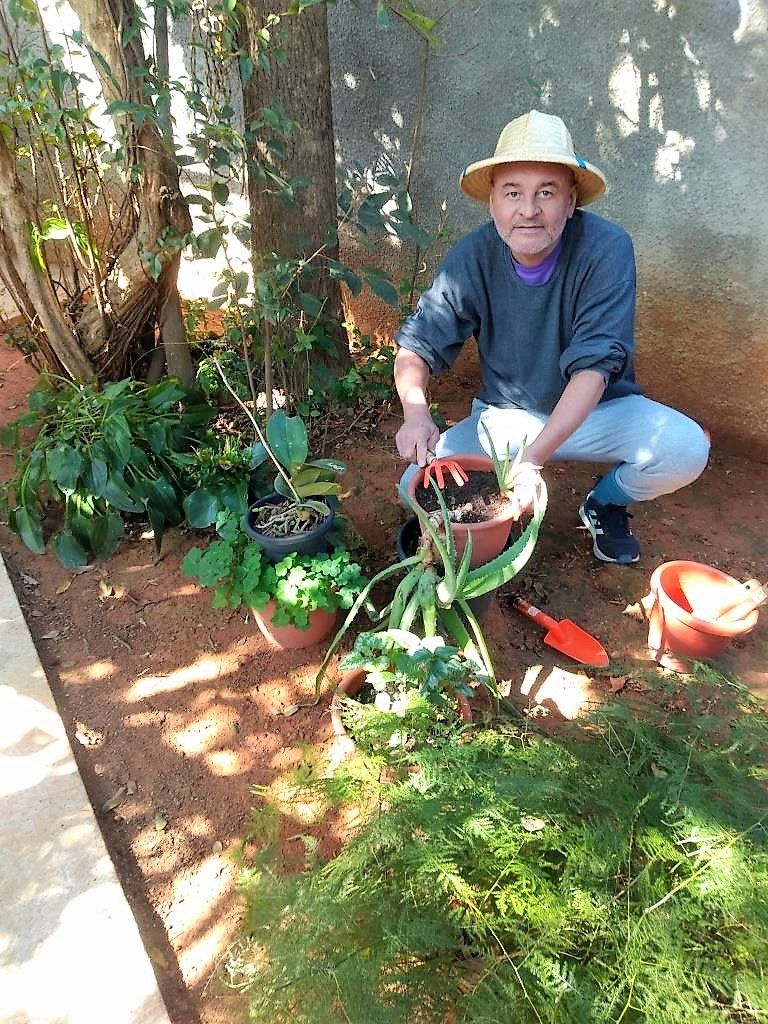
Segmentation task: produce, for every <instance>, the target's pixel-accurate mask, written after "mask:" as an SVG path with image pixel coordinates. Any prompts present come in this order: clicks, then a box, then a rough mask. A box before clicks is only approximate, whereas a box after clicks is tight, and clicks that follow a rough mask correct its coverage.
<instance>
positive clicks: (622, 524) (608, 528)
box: [579, 491, 640, 565]
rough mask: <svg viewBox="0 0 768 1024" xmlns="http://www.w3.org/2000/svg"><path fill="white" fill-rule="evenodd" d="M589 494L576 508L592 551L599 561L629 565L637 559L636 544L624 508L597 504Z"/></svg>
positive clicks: (628, 514) (637, 545)
mask: <svg viewBox="0 0 768 1024" xmlns="http://www.w3.org/2000/svg"><path fill="white" fill-rule="evenodd" d="M592 494H593V492H592V491H590V492H589V494H588V495H587V496H586V498H585V499H584V504H583V505H582V506H581V508H580V509H579V516H580V517H581V521H582V523H584V525H585V526H586V528H587V529H588V530H589V532H590V533H591V534H592V540H593V541H594V543H593V545H592V550H593V552H594V553H595V557H596V558H599V559H600V560H601V561H602V562H618V563H619V564H621V565H631V563H632V562H637V561H638V559H639V558H640V545H639V544H638V543H637V541H636V540H635V538H634V537H633V536H632V531H631V530H630V528H629V520H630V519H631V518H632V516H631V515H630V513H629V512H627V507H626V505H601V504H599V502H597V501H595V499H594V498H593V496H592Z"/></svg>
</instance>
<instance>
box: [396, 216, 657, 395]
mask: <svg viewBox="0 0 768 1024" xmlns="http://www.w3.org/2000/svg"><path fill="white" fill-rule="evenodd" d="M634 320H635V257H634V251H633V248H632V241H631V239H630V237H629V235H628V234H627V233H626V231H624V230H623V229H622V228H620V227H619V226H618V225H616V224H613V223H611V221H608V220H605V219H604V218H603V217H598V216H597V215H596V214H594V213H589V212H585V211H583V210H577V211H576V212H575V214H574V215H573V217H572V218H571V219H570V220H569V221H568V223H567V224H566V226H565V231H564V232H563V248H562V251H561V253H560V256H559V258H558V261H557V266H556V267H555V270H554V273H553V274H552V277H551V278H550V279H549V281H547V282H546V283H545V284H538V285H528V284H525V283H524V282H523V281H521V279H520V278H519V277H518V276H517V274H516V273H515V269H514V266H513V264H512V259H511V254H510V251H509V247H508V246H507V245H506V244H505V243H504V242H503V241H502V240H501V238H499V235H498V233H497V232H496V228H495V226H494V225H493V222H492V221H489V222H488V223H487V224H484V225H483V226H482V227H480V228H477V229H476V230H475V231H472V232H471V233H470V234H468V235H466V236H465V237H464V238H462V240H461V241H460V242H458V243H457V245H455V246H454V247H453V248H452V249H451V250H450V252H449V253H448V254H447V255H446V257H445V259H444V260H443V263H442V264H441V266H440V267H439V269H438V271H437V274H436V276H435V280H434V282H433V283H432V285H431V286H430V287H429V288H428V289H427V291H425V292H424V293H423V294H422V296H421V298H420V299H419V303H418V306H417V308H416V312H415V313H413V314H412V315H411V316H410V317H408V319H407V320H406V321H405V323H404V324H403V326H402V327H401V328H400V330H399V331H398V333H397V335H396V341H397V343H398V345H399V346H401V347H402V348H405V349H408V350H409V351H411V352H415V353H416V355H418V356H421V358H422V359H423V360H424V361H425V362H426V363H427V365H428V366H429V368H430V371H431V372H432V373H439V372H441V371H442V370H447V369H448V368H449V367H450V366H452V365H453V363H454V361H455V359H456V357H457V356H458V354H459V351H460V350H461V347H462V345H463V344H464V342H465V341H466V340H467V339H468V338H470V337H472V336H473V335H474V337H475V339H476V341H477V346H478V351H479V353H480V368H481V371H482V377H483V387H482V390H481V391H480V394H479V396H478V397H479V398H481V399H482V400H483V401H484V402H487V403H488V404H489V405H495V406H499V407H501V408H511V407H519V408H522V409H527V410H529V411H532V412H538V413H543V414H545V415H549V413H550V412H552V409H553V408H554V407H555V405H556V404H557V401H558V399H559V398H560V395H561V394H562V393H563V389H564V388H565V385H566V384H567V382H568V380H570V378H571V376H572V375H573V374H574V373H575V372H576V371H578V370H598V371H599V372H601V373H602V374H603V375H604V376H605V377H606V379H607V381H608V385H607V387H606V389H605V391H604V393H603V397H602V401H607V400H609V399H611V398H619V397H620V396H622V395H630V394H641V393H642V391H641V388H639V387H638V385H637V384H636V383H635V372H634V361H633V356H634V348H635V342H634Z"/></svg>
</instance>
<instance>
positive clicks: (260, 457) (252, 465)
mask: <svg viewBox="0 0 768 1024" xmlns="http://www.w3.org/2000/svg"><path fill="white" fill-rule="evenodd" d="M268 458H269V455H267V449H266V448H265V447H264V445H263V444H262V443H261V441H254V443H253V444H252V445H251V447H250V459H249V461H248V468H249V469H258V468H259V466H262V465H263V464H264V463H265V462H266V461H267V459H268Z"/></svg>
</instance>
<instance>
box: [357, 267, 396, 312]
mask: <svg viewBox="0 0 768 1024" xmlns="http://www.w3.org/2000/svg"><path fill="white" fill-rule="evenodd" d="M363 276H364V278H365V283H366V284H367V285H368V287H369V288H370V289H371V291H372V292H373V293H374V295H378V297H379V298H380V299H383V300H384V302H386V303H387V304H388V305H390V306H396V305H397V304H398V302H399V301H400V297H399V296H398V294H397V289H396V288H395V287H394V285H393V284H392V283H391V282H390V281H388V280H387V279H386V278H385V277H380V276H379V275H378V274H372V273H371V272H370V271H365V273H364V274H363Z"/></svg>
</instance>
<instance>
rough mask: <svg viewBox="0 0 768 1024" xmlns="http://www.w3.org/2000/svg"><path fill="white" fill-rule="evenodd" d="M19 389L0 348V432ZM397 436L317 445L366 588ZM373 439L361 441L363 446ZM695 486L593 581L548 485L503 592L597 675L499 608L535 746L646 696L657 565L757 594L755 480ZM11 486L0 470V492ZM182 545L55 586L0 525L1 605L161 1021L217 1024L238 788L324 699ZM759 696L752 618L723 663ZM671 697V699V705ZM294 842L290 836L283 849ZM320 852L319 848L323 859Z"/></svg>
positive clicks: (759, 647)
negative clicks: (702, 573)
mask: <svg viewBox="0 0 768 1024" xmlns="http://www.w3.org/2000/svg"><path fill="white" fill-rule="evenodd" d="M35 380H36V374H35V373H34V371H32V370H31V369H30V368H29V367H28V366H26V365H25V363H24V362H23V360H22V359H21V357H20V356H19V354H18V353H17V352H14V351H12V350H10V349H7V348H6V347H5V346H2V347H0V423H6V422H9V421H10V420H12V419H14V418H16V417H17V416H18V415H20V413H21V412H23V411H24V409H25V408H26V395H27V392H28V390H29V389H30V387H31V386H32V385H33V384H34V382H35ZM474 388H475V382H474V371H473V367H472V364H471V362H469V361H465V362H463V363H461V364H460V365H459V367H458V368H457V369H456V370H455V371H454V372H453V373H452V374H450V375H448V376H447V377H446V378H444V379H443V380H441V381H439V382H438V384H437V386H436V388H435V393H434V398H435V399H436V400H438V401H439V403H440V407H441V410H442V412H443V414H444V415H445V416H446V418H447V419H448V421H449V422H451V421H453V420H455V419H456V418H458V417H460V416H461V415H463V414H464V412H465V410H466V409H467V407H468V405H469V400H470V398H471V395H472V393H473V391H474ZM397 425H398V424H397V420H396V417H395V416H394V415H392V414H391V413H389V414H387V413H386V411H385V413H384V415H383V416H382V418H381V420H380V423H379V425H378V427H377V429H376V430H375V431H373V432H371V431H368V432H367V433H366V432H363V431H360V430H358V429H357V428H356V427H355V426H354V425H353V427H352V428H351V430H349V429H345V430H343V431H339V432H336V436H334V431H330V432H329V442H330V443H329V448H328V451H326V452H325V454H330V453H331V451H333V452H334V453H336V454H339V455H340V456H341V457H343V458H344V459H346V461H347V462H348V465H349V470H348V473H347V476H346V478H345V479H346V484H347V486H348V488H349V492H350V493H349V496H348V497H347V499H346V501H345V509H346V511H347V514H348V516H349V518H350V519H351V520H352V523H353V524H354V527H355V529H356V531H357V532H358V533H359V535H360V536H361V537H362V539H363V541H364V542H365V547H364V550H363V551H362V552H361V557H362V560H363V562H364V567H365V568H366V569H367V570H368V571H373V570H374V569H377V568H380V567H381V566H383V565H384V564H386V563H387V562H388V561H390V560H391V558H392V556H393V554H394V550H395V548H394V545H395V536H396V533H397V529H398V528H399V525H400V523H401V522H402V521H403V519H404V518H405V516H404V513H403V510H402V509H401V508H400V507H399V505H398V504H397V502H396V500H395V498H394V484H395V480H396V479H397V477H398V476H399V473H400V471H401V468H402V467H401V464H400V463H399V460H398V458H397V455H396V453H395V449H394V442H393V438H394V433H395V431H396V429H397ZM371 436H373V437H374V438H375V440H373V441H371ZM713 444H714V449H713V450H714V454H713V457H712V461H711V465H710V467H709V468H708V469H707V471H706V473H705V474H704V476H703V477H702V478H701V479H700V480H699V481H698V482H697V483H696V484H694V485H693V486H692V487H689V488H687V489H686V490H684V491H682V492H680V493H679V494H676V495H671V496H669V497H666V498H663V499H661V500H659V501H658V502H655V503H652V504H650V505H648V506H639V507H636V509H635V510H633V511H634V521H633V530H634V532H635V533H636V535H637V536H638V538H639V539H640V541H641V543H642V546H643V554H642V558H641V560H640V562H639V563H638V564H637V565H635V566H631V567H619V566H610V565H601V564H599V563H597V562H595V560H594V559H593V557H592V554H591V550H590V543H588V537H587V534H586V533H585V531H584V529H583V528H581V526H580V525H579V521H578V517H577V514H576V512H577V509H578V506H579V504H580V500H581V497H582V495H583V493H584V492H585V490H586V489H587V488H588V486H589V484H590V483H591V481H592V478H593V472H594V467H586V466H574V465H563V466H559V467H555V468H550V469H548V470H547V472H546V479H547V483H548V486H549V489H550V504H549V511H548V513H547V517H546V519H545V523H544V526H543V530H542V536H541V539H540V542H539V546H538V549H537V551H536V553H535V554H534V556H533V559H532V560H531V562H530V563H529V565H528V567H527V568H526V570H525V571H524V572H523V574H522V577H521V578H520V579H518V580H516V581H515V587H514V589H515V590H516V591H518V592H519V593H521V594H522V595H523V596H525V597H527V598H528V599H529V600H531V601H533V602H534V603H535V604H537V605H539V606H541V607H543V608H545V609H546V610H547V611H548V612H549V614H550V615H552V616H554V617H555V618H565V617H569V618H571V619H573V620H574V621H576V622H577V623H578V624H579V625H581V626H582V627H583V628H585V629H587V630H588V631H589V632H591V633H593V634H594V635H595V636H597V637H598V638H599V639H600V641H601V642H602V643H603V645H604V646H605V648H606V649H607V650H608V652H609V654H610V656H611V658H612V659H613V661H612V665H611V667H610V668H609V669H608V670H605V671H602V670H601V671H599V672H598V673H597V674H596V675H591V674H590V672H589V671H586V670H581V669H580V668H579V666H577V665H575V664H573V663H569V662H568V661H567V659H565V658H564V657H562V656H558V655H556V654H555V652H553V651H552V650H551V649H550V648H548V647H546V646H544V644H543V643H542V634H541V632H540V631H539V630H538V629H537V627H535V626H534V625H532V624H530V623H528V622H527V621H526V620H524V619H523V618H522V617H520V616H519V615H517V613H515V612H514V611H512V610H510V608H509V607H508V606H505V602H504V597H503V594H504V592H505V591H506V592H509V591H511V590H512V585H509V586H508V587H507V588H505V591H503V592H502V596H501V597H500V599H498V600H497V602H496V603H495V604H494V605H493V606H492V608H491V610H490V612H489V613H488V616H487V619H486V623H485V625H486V635H487V636H488V638H489V642H490V645H491V650H492V652H493V655H494V659H495V664H496V668H497V672H498V676H499V678H500V679H501V680H503V681H504V687H505V688H506V689H507V690H508V691H509V693H510V695H511V698H512V699H513V700H514V701H515V702H516V703H517V704H518V705H519V706H521V707H523V708H528V709H530V711H531V713H533V714H535V715H536V716H537V717H539V718H540V719H541V720H542V721H547V722H549V723H550V724H551V725H552V727H553V728H556V727H557V723H558V722H560V721H562V719H563V717H573V716H575V715H577V714H578V713H579V711H580V710H582V709H583V708H585V707H587V706H588V705H589V704H590V703H591V702H593V701H597V700H600V699H601V697H602V696H603V695H604V694H606V693H610V692H611V691H612V690H614V691H618V692H619V698H620V697H621V692H622V690H624V689H626V690H627V691H630V690H631V689H632V688H633V687H634V686H635V685H637V686H639V687H642V682H641V677H642V671H643V669H644V668H647V667H648V665H649V654H648V650H647V647H646V646H645V642H646V638H647V624H646V622H645V620H644V617H643V610H642V606H641V604H640V602H641V600H642V598H643V597H644V596H645V595H646V594H647V592H648V589H649V579H650V576H651V573H652V571H653V569H654V568H655V567H656V566H657V565H659V564H660V563H661V562H664V561H668V560H670V559H677V558H686V559H692V560H695V561H700V562H706V563H709V564H710V565H714V566H718V567H720V568H722V569H724V570H725V571H727V572H729V573H730V574H731V575H733V576H735V577H737V578H739V579H742V580H743V579H747V578H749V577H757V578H759V579H761V580H765V579H766V578H768V539H767V538H766V522H767V520H766V515H765V510H764V502H765V495H766V494H768V465H764V464H755V463H749V462H746V461H744V460H742V459H739V458H737V457H735V456H733V455H728V454H725V453H723V452H721V451H719V450H718V439H717V437H715V438H714V439H713ZM11 470H12V463H11V459H10V457H9V456H8V454H7V453H0V474H2V478H3V479H7V478H8V476H9V474H10V472H11ZM199 542H200V537H199V535H198V536H194V535H191V534H187V533H184V532H182V531H172V532H171V533H170V534H169V535H168V536H167V537H166V539H165V541H164V543H163V551H162V557H161V558H160V560H159V561H156V560H155V558H154V549H153V544H152V541H151V540H148V539H143V538H142V536H141V533H140V531H137V532H136V533H135V534H134V535H133V536H131V537H130V538H128V539H126V540H125V541H124V543H123V545H122V547H121V549H120V551H119V552H118V554H117V555H116V556H115V557H114V558H112V559H111V560H110V561H109V562H108V563H107V564H105V565H97V566H94V567H92V568H90V570H89V571H86V572H81V573H73V572H72V571H70V570H67V569H64V568H62V566H60V565H59V564H58V562H57V561H56V559H55V558H54V556H53V555H50V554H46V555H43V556H35V555H33V554H32V553H31V552H29V551H28V550H27V549H26V548H25V547H24V546H23V545H22V544H21V543H20V542H19V541H18V539H17V538H16V537H15V536H14V535H13V534H11V533H10V531H9V530H8V529H7V527H6V526H5V525H4V524H3V525H2V526H0V543H1V544H2V551H3V555H4V557H5V560H6V563H7V565H8V570H9V573H10V575H11V578H12V580H13V583H14V586H15V588H16V592H17V594H18V598H19V602H20V604H21V607H22V609H23V611H24V615H25V617H26V620H27V622H28V624H29V628H30V630H31V633H32V636H33V638H34V640H35V643H36V645H37V649H38V651H39V654H40V659H41V661H42V664H43V666H44V668H45V670H46V673H47V676H48V680H49V683H50V686H51V688H52V690H53V694H54V697H55V699H56V702H57V704H58V707H59V710H60V712H61V715H62V718H63V720H64V723H65V726H66V729H67V733H68V736H69V739H70V742H71V743H72V746H73V749H74V751H75V756H76V759H77V763H78V765H79V768H80V771H81V773H82V776H83V779H84V782H85V785H86V788H87V790H88V793H89V795H90V798H91V801H92V803H93V806H94V808H95V810H96V815H97V818H98V821H99V824H100V826H101V828H102V831H103V833H104V837H105V840H106V843H107V846H108V848H109V850H110V852H111V855H112V857H113V859H114V862H115V865H116V867H117V871H118V874H119V876H120V878H121V880H122V884H123V886H124V889H125V892H126V894H127V897H128V899H129V901H130V904H131V906H132V908H133V911H134V913H135V915H136V918H137V920H138V922H139V926H140V929H141V931H142V935H143V937H144V941H145V944H146V947H147V949H148V951H149V955H150V957H151V960H152V963H153V965H154V969H155V972H156V974H157V977H158V981H159V984H160V988H161V991H162V993H163V996H164V998H165V1001H166V1004H167V1007H168V1011H169V1015H170V1018H171V1020H172V1022H173V1024H224V1022H227V1024H231V1022H232V1021H234V1020H236V1019H239V1018H240V1016H241V1015H244V1014H243V1010H244V1007H243V1005H242V1002H241V1001H239V1000H238V998H237V997H236V996H233V995H232V994H231V993H229V992H228V991H227V990H226V989H225V988H224V987H223V985H222V983H221V980H220V965H221V963H222V959H223V957H224V955H225V952H226V950H227V947H228V944H229V943H230V942H231V941H232V939H233V937H234V936H235V935H236V932H237V928H238V924H239V922H240V920H241V916H242V911H241V906H240V903H239V901H238V896H237V893H236V891H235V881H236V876H237V867H236V865H235V862H234V860H233V853H234V851H235V850H236V847H237V844H238V841H239V840H240V839H241V837H242V836H243V833H244V831H245V829H246V826H247V823H248V818H249V810H250V807H251V805H252V803H253V796H252V787H254V786H274V785H279V784H280V781H281V780H282V779H284V778H286V777H287V775H288V773H289V772H290V771H291V769H292V768H293V767H294V766H296V765H297V764H299V763H300V762H301V761H302V760H303V759H304V758H305V757H306V756H307V752H308V750H324V751H328V750H329V749H330V738H331V731H330V717H329V700H330V698H329V692H328V691H329V689H330V688H327V689H326V692H325V693H324V694H323V697H322V700H321V701H320V703H319V705H317V706H316V707H312V708H310V709H305V710H302V711H300V712H298V713H297V714H295V715H292V716H290V717H287V716H285V715H284V714H283V710H284V709H285V708H286V707H288V706H289V705H291V704H293V703H297V702H298V703H300V702H306V701H308V700H309V699H310V698H311V696H312V693H313V677H314V673H315V671H316V670H317V667H318V665H319V662H320V659H321V657H322V653H323V651H322V648H320V649H317V648H315V649H311V650H308V651H296V652H276V651H274V650H272V649H270V648H269V647H268V646H267V644H266V642H265V641H264V640H263V639H262V637H261V635H260V634H259V632H258V630H257V629H256V628H255V627H254V625H253V623H252V622H250V621H246V620H245V617H244V616H243V615H242V614H240V613H236V614H232V613H224V612H221V611H213V610H212V609H211V607H210V594H209V593H205V592H200V591H199V589H198V588H197V586H196V585H195V584H194V583H192V582H191V581H190V580H189V579H188V578H186V577H185V576H184V574H183V573H182V572H181V569H180V562H181V558H182V557H183V555H184V553H185V552H186V551H187V550H188V548H189V547H191V546H193V545H194V544H195V543H199ZM719 664H720V665H721V667H722V668H723V669H725V670H728V671H732V672H734V673H736V674H737V675H739V676H740V678H741V679H742V680H743V681H744V682H746V683H747V684H748V685H749V686H750V687H751V688H752V689H753V690H754V692H755V693H757V694H758V695H760V696H761V697H763V698H765V697H768V613H766V612H763V614H762V615H761V617H760V620H759V621H758V624H757V627H756V629H755V630H754V632H753V633H751V634H750V635H749V636H747V637H745V638H743V639H741V640H739V641H736V642H734V643H733V644H732V645H731V646H730V648H729V649H728V651H727V652H726V654H725V655H724V656H723V658H722V659H721V661H720V662H719ZM685 685H686V684H685V680H684V679H681V686H680V692H679V697H678V699H679V700H680V701H682V702H683V703H684V701H685ZM289 834H290V833H289ZM332 843H333V837H332V836H329V837H327V845H326V849H330V848H331V846H332Z"/></svg>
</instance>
